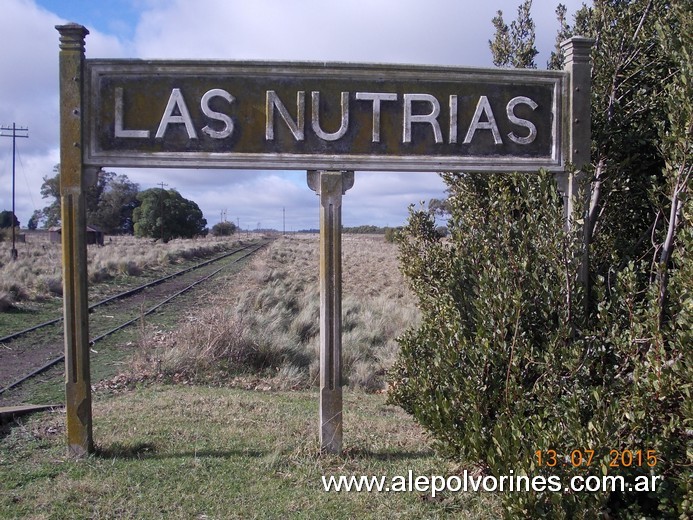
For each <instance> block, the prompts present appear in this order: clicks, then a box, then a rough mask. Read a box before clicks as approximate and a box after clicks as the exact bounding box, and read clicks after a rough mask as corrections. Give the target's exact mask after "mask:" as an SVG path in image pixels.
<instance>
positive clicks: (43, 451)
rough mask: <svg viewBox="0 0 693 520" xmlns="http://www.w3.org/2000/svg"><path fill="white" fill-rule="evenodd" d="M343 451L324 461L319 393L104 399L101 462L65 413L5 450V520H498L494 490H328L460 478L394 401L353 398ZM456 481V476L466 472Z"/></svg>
mask: <svg viewBox="0 0 693 520" xmlns="http://www.w3.org/2000/svg"><path fill="white" fill-rule="evenodd" d="M344 414H345V415H344V440H345V454H344V455H343V456H341V457H337V456H327V455H320V454H319V452H318V441H317V432H316V429H317V428H316V426H317V393H316V392H267V393H263V392H254V391H245V390H238V389H230V388H204V387H186V386H150V387H146V388H139V389H137V390H133V391H126V392H124V393H120V394H117V395H104V394H97V395H96V399H95V402H94V439H95V442H96V445H97V453H96V454H95V455H93V456H91V457H89V458H88V459H86V460H76V461H75V460H71V459H69V458H67V457H66V448H65V440H64V414H63V413H59V412H58V413H45V414H39V415H36V416H34V417H32V418H29V419H26V420H25V422H23V423H21V424H20V425H17V426H14V427H13V428H12V429H11V430H10V431H9V433H8V434H7V435H6V436H5V437H4V438H3V439H2V441H1V442H0V473H2V479H1V483H0V490H1V491H2V492H1V493H0V518H32V519H43V518H58V519H60V518H66V519H67V518H69V519H73V518H108V519H111V518H137V519H147V518H167V519H169V518H186V519H187V518H192V519H203V518H207V519H211V518H219V519H228V518H244V519H245V518H378V519H380V518H417V519H418V518H482V519H483V518H497V517H499V516H500V510H499V507H500V505H499V501H498V499H497V497H495V496H494V495H492V494H481V493H456V494H448V495H443V496H437V497H436V499H430V497H427V496H426V495H425V494H424V493H419V492H416V491H414V492H400V493H376V492H371V493H369V492H361V493H356V492H352V493H345V492H341V493H335V492H325V491H324V490H323V488H322V483H321V476H322V475H325V476H330V475H335V476H338V475H387V476H389V477H392V476H395V475H407V472H408V471H409V470H411V471H412V472H413V474H414V475H429V476H430V475H446V476H447V475H450V474H452V473H451V472H452V471H455V469H454V468H455V467H454V466H453V465H452V464H451V463H449V462H447V461H444V460H442V459H440V458H439V457H437V456H436V455H435V454H434V453H433V452H432V451H431V450H430V449H429V448H428V440H427V439H426V437H425V436H424V435H423V434H422V432H421V431H420V430H419V429H418V428H417V427H416V426H415V425H414V424H413V423H412V421H411V419H410V418H409V417H408V416H407V415H406V414H404V413H403V412H402V411H401V410H400V409H399V408H395V407H392V406H388V405H386V404H385V397H384V396H383V395H380V394H379V395H372V394H371V395H369V394H364V393H360V392H346V393H345V398H344ZM457 471H459V468H458V469H457Z"/></svg>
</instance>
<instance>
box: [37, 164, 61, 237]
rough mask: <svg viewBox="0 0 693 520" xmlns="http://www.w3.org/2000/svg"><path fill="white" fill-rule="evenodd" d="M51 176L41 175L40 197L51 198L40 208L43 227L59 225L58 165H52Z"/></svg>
mask: <svg viewBox="0 0 693 520" xmlns="http://www.w3.org/2000/svg"><path fill="white" fill-rule="evenodd" d="M53 174H54V175H53V176H52V177H48V176H44V177H43V184H41V197H43V198H44V199H53V200H52V201H51V202H50V204H49V205H48V206H46V207H44V208H43V209H42V210H41V220H43V227H45V228H51V227H55V226H59V225H60V165H59V164H56V165H55V166H54V167H53Z"/></svg>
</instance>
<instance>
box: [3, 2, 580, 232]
mask: <svg viewBox="0 0 693 520" xmlns="http://www.w3.org/2000/svg"><path fill="white" fill-rule="evenodd" d="M520 2H521V0H487V1H484V2H479V1H477V0H425V1H424V0H336V1H331V0H108V1H95V0H2V15H1V16H0V34H2V35H3V46H2V49H1V50H0V125H2V126H7V125H9V126H11V125H12V123H16V124H17V125H18V126H23V127H28V128H29V138H28V139H17V156H16V157H17V158H16V208H17V217H18V218H19V220H20V221H21V224H22V226H26V223H27V222H28V220H29V217H30V216H31V214H32V213H33V211H34V210H35V209H40V208H42V207H43V206H45V205H46V204H47V202H48V201H46V200H44V199H42V198H41V195H40V186H41V183H42V178H43V177H44V176H46V175H52V169H53V166H54V165H55V164H57V163H58V162H59V121H58V105H59V97H58V33H57V31H56V30H55V28H54V26H55V25H58V24H63V23H67V22H77V23H80V24H82V25H84V26H85V27H87V28H88V29H89V31H90V34H89V36H88V37H87V44H86V54H87V58H146V59H228V60H287V61H292V60H297V61H348V62H364V63H406V64H424V65H454V66H475V67H490V66H492V64H491V53H490V51H489V49H488V40H489V39H491V38H492V36H493V28H492V25H491V18H493V16H494V15H495V12H496V11H497V10H499V9H500V10H502V11H503V13H504V16H505V19H506V23H510V21H511V20H512V19H514V17H515V15H516V10H517V6H518V5H519V4H520ZM557 3H558V1H557V0H534V3H533V8H532V14H533V18H534V21H535V24H536V26H537V48H538V49H539V51H540V55H539V56H538V58H537V63H538V64H539V66H540V67H543V66H544V65H545V63H546V60H547V59H548V56H549V54H550V52H551V50H552V48H553V44H554V38H555V32H556V22H555V14H554V10H555V7H556V4H557ZM563 3H564V4H566V5H567V6H568V12H569V14H570V15H572V13H574V12H575V10H576V9H577V8H578V7H579V6H580V5H581V3H582V2H581V1H577V0H563ZM109 170H112V171H116V172H117V173H125V174H127V175H128V177H129V178H130V179H131V180H132V181H134V182H137V183H138V184H139V185H140V188H141V189H147V188H151V187H155V186H156V185H157V184H159V183H161V182H164V183H166V184H168V187H169V188H176V189H177V190H178V191H180V193H181V194H182V195H183V196H184V197H186V198H188V199H192V200H194V201H195V202H197V204H198V205H199V206H200V208H201V209H202V211H203V212H204V215H205V218H206V219H207V221H208V223H209V226H210V227H211V226H212V225H213V224H215V223H217V222H218V221H219V219H220V216H221V212H222V211H223V210H226V215H227V218H228V220H232V221H234V222H236V221H237V220H239V221H240V224H241V227H243V228H244V229H245V228H250V229H254V228H256V227H258V226H260V227H273V228H275V229H281V228H282V210H283V209H285V211H286V229H287V231H289V230H296V229H306V228H317V226H318V206H317V197H316V196H315V194H314V193H313V192H312V191H311V190H310V189H309V188H308V187H307V185H306V173H305V172H301V171H294V172H284V171H245V170H235V171H227V170H162V169H140V170H136V169H112V168H109ZM11 178H12V139H10V138H7V137H3V138H0V210H2V209H11V204H12V203H11ZM443 195H444V185H443V183H442V181H441V180H440V178H439V177H438V176H437V175H436V174H435V173H392V172H390V173H384V172H356V182H355V185H354V187H353V188H352V189H351V190H350V191H349V192H348V193H347V195H346V197H345V199H344V205H343V222H344V225H346V226H357V225H363V224H374V225H379V226H386V225H389V226H397V225H401V224H403V223H404V221H405V219H406V215H407V207H408V206H409V205H410V204H418V203H419V202H420V201H427V200H429V199H430V198H433V197H437V198H440V197H442V196H443Z"/></svg>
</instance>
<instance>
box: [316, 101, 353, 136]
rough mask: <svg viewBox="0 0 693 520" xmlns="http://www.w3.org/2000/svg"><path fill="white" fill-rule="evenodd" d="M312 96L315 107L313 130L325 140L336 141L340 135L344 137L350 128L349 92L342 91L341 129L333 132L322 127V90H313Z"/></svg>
mask: <svg viewBox="0 0 693 520" xmlns="http://www.w3.org/2000/svg"><path fill="white" fill-rule="evenodd" d="M310 98H311V101H312V103H311V106H312V109H313V114H312V115H313V118H312V123H313V132H315V135H317V136H318V137H319V138H320V139H323V140H325V141H336V140H337V139H339V138H340V137H343V136H344V134H346V131H347V130H348V129H349V93H348V92H342V96H341V109H342V121H341V123H340V125H339V130H337V131H336V132H333V133H331V134H330V133H327V132H325V131H324V130H323V129H322V128H320V92H317V91H313V92H311V93H310Z"/></svg>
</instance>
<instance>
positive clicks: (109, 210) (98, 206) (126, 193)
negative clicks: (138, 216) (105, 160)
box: [36, 164, 139, 234]
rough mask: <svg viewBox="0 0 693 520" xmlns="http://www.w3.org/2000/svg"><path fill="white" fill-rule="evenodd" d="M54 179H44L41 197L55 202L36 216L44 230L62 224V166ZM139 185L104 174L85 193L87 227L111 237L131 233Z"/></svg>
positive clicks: (54, 170) (120, 176)
mask: <svg viewBox="0 0 693 520" xmlns="http://www.w3.org/2000/svg"><path fill="white" fill-rule="evenodd" d="M53 172H54V174H55V175H54V176H53V177H44V178H43V184H42V185H41V196H42V197H43V198H44V199H50V198H52V199H53V200H52V202H51V203H50V204H49V205H48V206H46V207H44V208H43V210H41V214H40V215H38V214H37V219H36V220H37V222H38V221H39V220H43V222H44V227H53V226H57V225H59V224H60V165H59V164H58V165H56V166H54V167H53ZM138 191H139V186H138V185H137V184H135V183H133V182H131V181H130V179H128V177H127V176H126V175H116V174H115V173H113V172H104V171H101V172H99V174H98V177H97V180H96V184H94V185H93V186H90V187H89V188H87V190H86V206H87V207H86V214H87V224H89V225H92V226H96V227H98V228H99V229H101V231H103V232H104V233H108V234H121V233H125V234H132V233H133V224H132V211H133V210H134V208H135V207H136V206H137V193H138Z"/></svg>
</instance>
